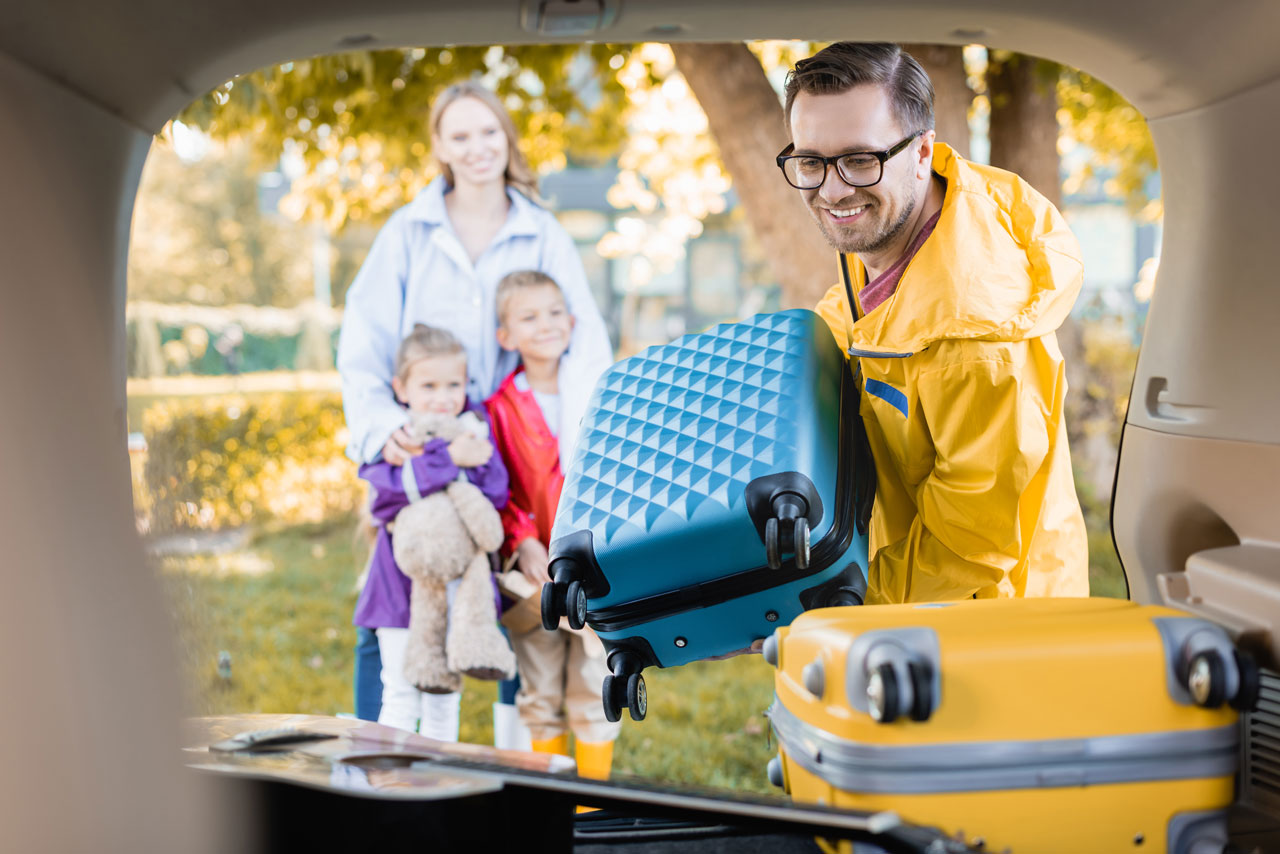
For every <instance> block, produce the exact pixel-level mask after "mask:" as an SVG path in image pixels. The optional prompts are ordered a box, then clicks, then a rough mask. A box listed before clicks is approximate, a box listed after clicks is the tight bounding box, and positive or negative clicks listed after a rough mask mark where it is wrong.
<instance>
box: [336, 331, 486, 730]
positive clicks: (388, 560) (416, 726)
mask: <svg viewBox="0 0 1280 854" xmlns="http://www.w3.org/2000/svg"><path fill="white" fill-rule="evenodd" d="M395 365H396V369H395V375H394V377H393V378H392V380H391V385H392V388H393V389H394V392H395V396H396V399H397V401H398V402H399V403H400V404H401V405H403V406H404V407H405V408H406V409H408V410H409V411H412V412H432V413H438V414H444V415H458V416H461V415H463V413H467V416H466V417H468V418H474V419H475V420H476V425H477V428H478V429H477V430H476V432H474V433H464V434H463V435H461V436H459V437H458V438H457V439H454V440H453V441H452V442H448V443H446V442H445V440H443V439H432V440H431V441H429V442H427V444H426V445H425V446H424V447H423V448H422V450H421V452H420V453H418V454H416V455H414V456H412V457H409V458H408V459H406V460H405V462H404V464H403V465H394V464H392V463H391V462H388V461H385V460H384V461H381V462H376V463H368V464H366V465H363V466H361V467H360V477H362V478H364V479H365V480H367V481H368V482H369V484H370V485H371V486H372V487H373V491H374V496H373V503H372V506H371V512H372V515H373V518H374V519H375V520H377V521H378V522H379V523H381V525H380V527H379V529H378V535H377V541H376V543H375V544H374V552H373V558H372V559H371V561H370V564H369V575H368V578H367V580H366V581H365V585H364V589H363V590H362V591H361V592H360V598H359V600H358V601H357V602H356V612H355V617H354V619H353V622H354V623H355V624H356V625H357V626H360V627H362V628H365V629H368V630H372V631H373V632H374V633H375V634H376V637H377V640H378V646H379V648H380V650H381V655H382V671H381V673H382V709H381V712H380V713H379V715H378V723H382V724H387V725H389V726H394V727H399V728H401V729H407V730H417V731H418V732H420V733H422V734H423V735H425V736H428V737H430V738H435V739H438V740H440V741H457V740H458V711H459V708H460V706H461V701H462V694H461V692H458V691H454V692H451V693H448V694H428V693H425V692H422V691H419V690H418V689H417V688H416V687H414V685H413V684H412V683H410V682H409V680H408V679H406V678H405V675H404V654H405V646H406V644H407V642H408V639H409V628H408V627H409V590H410V585H411V582H410V580H409V578H408V577H407V576H406V575H405V574H404V573H403V572H401V571H400V568H399V567H398V566H396V562H395V558H394V556H393V553H392V547H391V538H392V536H393V534H392V532H390V531H388V530H387V528H386V523H388V522H390V521H392V520H393V519H395V518H396V515H397V514H398V513H399V512H400V510H401V509H402V508H404V507H405V506H406V505H407V504H408V503H409V502H410V501H411V500H416V499H417V498H421V497H422V496H423V495H427V494H429V493H432V492H435V491H436V490H439V489H443V488H444V487H445V486H447V485H449V484H450V483H451V482H453V481H455V480H457V479H458V477H459V476H461V475H465V477H466V478H467V479H468V480H469V481H471V482H472V483H473V484H475V485H476V486H477V487H479V489H480V490H481V491H482V492H483V493H484V494H485V495H486V496H487V497H488V498H489V500H490V501H492V502H493V503H494V506H495V507H498V508H501V507H503V506H504V505H505V504H506V503H507V470H506V468H505V467H504V466H503V464H502V458H501V457H500V456H498V455H497V454H496V453H494V450H493V445H492V444H491V443H490V441H489V439H488V438H487V434H488V418H487V416H486V415H485V411H484V408H483V407H481V406H475V405H473V404H472V403H471V402H470V401H469V400H468V399H467V356H466V353H465V352H464V351H463V348H462V345H461V344H460V343H458V340H457V339H456V338H454V337H453V336H452V335H450V334H449V333H448V332H446V331H444V330H443V329H436V328H433V327H430V326H423V325H422V324H419V325H418V326H416V327H414V329H413V332H411V333H410V334H409V336H408V337H407V338H405V339H404V341H403V342H402V343H401V344H400V347H399V349H398V351H397V353H396V360H395ZM480 433H483V434H485V435H478V434H480ZM457 584H458V582H457V581H452V582H450V583H449V588H448V595H449V600H450V604H452V602H453V592H454V589H455V588H456V586H457ZM419 721H420V722H421V723H419Z"/></svg>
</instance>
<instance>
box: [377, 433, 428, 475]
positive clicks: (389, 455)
mask: <svg viewBox="0 0 1280 854" xmlns="http://www.w3.org/2000/svg"><path fill="white" fill-rule="evenodd" d="M420 453H422V446H421V445H415V444H414V443H413V439H412V438H411V437H410V436H409V431H408V430H406V429H404V428H403V427H401V428H400V429H399V430H397V431H396V432H394V433H392V434H391V438H390V439H388V440H387V444H385V445H383V446H382V459H384V460H386V461H387V462H389V463H391V465H393V466H402V465H404V464H405V463H407V462H409V458H410V457H416V456H417V455H418V454H420Z"/></svg>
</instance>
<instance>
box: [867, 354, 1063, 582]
mask: <svg viewBox="0 0 1280 854" xmlns="http://www.w3.org/2000/svg"><path fill="white" fill-rule="evenodd" d="M1012 348H1013V349H1011V350H1006V351H1005V353H1004V354H1003V355H1001V356H999V357H993V358H989V359H979V360H975V361H968V360H966V361H963V362H959V363H956V364H951V365H949V366H946V367H943V368H939V369H938V370H936V371H933V372H930V373H926V374H922V375H921V376H920V378H919V380H918V383H917V393H918V395H919V398H920V412H921V414H922V415H923V417H924V419H925V421H926V423H927V425H928V429H929V433H930V436H931V438H932V440H933V444H934V452H935V462H934V467H933V471H932V472H931V473H930V474H929V475H928V476H926V477H925V479H924V480H923V481H922V482H921V484H920V486H919V487H918V488H917V490H916V506H917V510H918V513H917V516H916V518H915V520H914V521H913V522H912V523H911V527H910V530H909V531H908V533H907V536H906V537H904V538H903V539H901V540H899V541H898V542H895V543H887V544H885V545H884V546H882V547H881V548H880V549H879V551H877V552H876V554H875V557H874V558H872V560H871V566H870V572H869V585H868V588H869V589H868V594H867V602H868V603H885V602H924V601H946V600H954V599H963V598H968V597H970V596H974V595H977V596H978V597H980V598H988V597H993V596H996V595H999V594H1003V595H1011V594H1012V593H1013V592H1014V591H1015V590H1018V589H1022V586H1023V584H1022V582H1024V581H1025V579H1015V578H1013V577H1012V575H1011V574H1012V572H1013V571H1014V569H1015V567H1017V566H1018V565H1019V562H1020V559H1021V557H1022V553H1023V538H1024V532H1025V534H1026V536H1029V535H1030V532H1031V531H1032V530H1034V528H1035V526H1036V518H1035V515H1036V514H1037V512H1038V510H1039V507H1040V505H1041V503H1042V500H1043V496H1042V495H1033V494H1029V492H1028V487H1029V484H1030V483H1031V481H1032V479H1033V478H1034V476H1035V474H1036V473H1037V472H1038V471H1039V470H1040V469H1041V467H1042V466H1043V465H1044V464H1045V462H1046V458H1047V456H1048V453H1049V446H1050V436H1049V422H1050V419H1049V417H1048V416H1049V415H1050V413H1051V409H1052V406H1053V401H1054V400H1055V392H1056V389H1055V388H1054V387H1052V386H1053V385H1054V383H1055V382H1061V381H1062V380H1061V377H1060V376H1058V378H1057V379H1056V380H1052V381H1046V380H1044V379H1040V378H1038V376H1037V374H1036V372H1035V370H1034V368H1033V367H1032V366H1030V364H1029V359H1028V350H1029V345H1028V342H1021V343H1020V344H1015V345H1012ZM1046 385H1047V386H1049V387H1046ZM1023 571H1025V570H1023Z"/></svg>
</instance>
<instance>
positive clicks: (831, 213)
mask: <svg viewBox="0 0 1280 854" xmlns="http://www.w3.org/2000/svg"><path fill="white" fill-rule="evenodd" d="M869 207H870V205H856V206H852V207H847V208H823V209H822V210H823V212H824V213H825V214H826V215H827V216H828V217H830V218H831V220H832V221H833V222H839V223H847V222H852V221H853V220H855V219H857V218H858V217H860V216H861V215H862V214H863V213H865V212H866V210H867V208H869Z"/></svg>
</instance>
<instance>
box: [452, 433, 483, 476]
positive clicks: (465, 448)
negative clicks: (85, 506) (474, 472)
mask: <svg viewBox="0 0 1280 854" xmlns="http://www.w3.org/2000/svg"><path fill="white" fill-rule="evenodd" d="M492 456H493V445H491V444H489V440H488V439H481V438H480V437H479V436H474V435H472V434H471V433H463V434H462V435H461V436H459V437H458V438H456V439H454V440H453V441H452V442H450V443H449V459H451V460H453V464H454V465H455V466H457V467H458V468H461V469H473V468H475V467H476V466H482V465H484V464H485V463H487V462H489V458H490V457H492Z"/></svg>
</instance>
